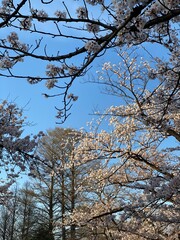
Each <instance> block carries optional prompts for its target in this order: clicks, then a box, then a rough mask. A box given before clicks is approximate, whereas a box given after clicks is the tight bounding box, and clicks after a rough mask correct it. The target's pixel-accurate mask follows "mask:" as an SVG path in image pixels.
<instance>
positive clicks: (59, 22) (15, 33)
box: [0, 0, 180, 122]
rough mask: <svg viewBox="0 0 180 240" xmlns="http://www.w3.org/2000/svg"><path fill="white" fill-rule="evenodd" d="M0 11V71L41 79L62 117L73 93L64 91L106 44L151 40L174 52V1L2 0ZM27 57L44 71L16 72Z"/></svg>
mask: <svg viewBox="0 0 180 240" xmlns="http://www.w3.org/2000/svg"><path fill="white" fill-rule="evenodd" d="M72 6H73V7H72ZM0 13H1V22H0V27H1V29H2V31H3V32H4V33H5V34H3V35H4V38H2V39H1V41H0V49H1V52H0V59H1V64H0V65H1V68H2V69H3V70H5V71H3V72H2V73H1V76H3V77H4V76H6V77H11V78H12V77H14V78H22V79H27V80H28V82H29V83H31V84H36V83H38V82H41V81H45V85H46V86H47V88H48V89H52V88H55V89H57V91H55V92H54V91H53V92H52V94H49V93H45V94H44V95H45V97H52V96H60V97H62V103H63V104H62V108H61V107H58V108H57V110H58V114H57V117H58V118H60V119H61V120H62V122H63V121H64V120H65V119H66V118H67V117H68V115H69V114H70V112H69V110H70V108H71V106H72V103H73V101H76V100H77V98H78V96H76V95H74V94H73V93H71V90H70V89H71V86H72V84H73V82H74V80H75V79H76V78H77V77H80V76H83V75H84V74H85V73H86V72H87V71H88V70H89V68H90V67H91V64H92V63H93V62H94V61H95V59H97V58H98V57H100V56H101V55H103V54H105V52H106V51H107V50H108V49H112V48H114V47H118V48H119V47H122V46H125V45H126V46H129V47H131V46H133V45H142V44H143V43H157V44H160V45H162V46H164V47H165V48H166V47H167V48H168V49H169V50H170V51H171V53H172V54H173V56H178V52H179V50H178V36H177V29H178V27H177V23H178V21H179V14H180V6H179V1H175V0H142V1H137V0H122V1H118V0H112V1H109V0H97V1H96V0H81V1H68V2H67V1H66V2H65V1H62V2H61V1H56V0H50V1H44V0H39V1H36V3H34V2H32V1H30V0H22V1H13V0H10V1H9V0H3V1H2V2H1V7H0ZM65 44H66V45H65ZM32 60H33V61H34V62H35V63H37V64H40V65H41V66H42V68H44V71H39V72H38V70H37V71H35V72H34V71H33V72H32V71H31V69H29V68H27V71H26V72H23V74H22V75H21V73H20V72H19V71H18V68H17V66H18V65H23V62H24V64H26V63H28V64H30V63H31V61H32ZM162 64H163V63H162Z"/></svg>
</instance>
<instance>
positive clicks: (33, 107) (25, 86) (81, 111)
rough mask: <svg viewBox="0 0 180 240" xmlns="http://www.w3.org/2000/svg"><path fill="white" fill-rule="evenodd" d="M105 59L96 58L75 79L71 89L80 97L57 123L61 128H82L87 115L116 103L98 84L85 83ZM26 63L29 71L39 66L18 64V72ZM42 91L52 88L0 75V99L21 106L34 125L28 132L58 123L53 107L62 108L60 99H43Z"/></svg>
mask: <svg viewBox="0 0 180 240" xmlns="http://www.w3.org/2000/svg"><path fill="white" fill-rule="evenodd" d="M114 56H115V54H114ZM108 60H109V58H108ZM104 61H107V59H106V57H102V59H101V61H98V62H97V61H96V63H94V67H93V68H92V69H91V71H90V72H89V73H88V74H87V75H86V76H85V77H82V78H79V79H76V80H75V82H74V84H73V87H72V89H71V91H72V92H73V93H74V94H75V95H77V96H78V97H79V99H78V101H76V102H75V103H74V105H73V107H72V109H71V116H70V117H69V118H68V119H67V121H66V122H65V123H64V124H63V125H59V126H60V127H72V128H76V129H79V128H81V127H85V126H86V122H87V121H90V120H91V119H92V118H93V116H92V115H90V114H92V113H93V111H94V110H102V111H103V110H104V109H105V108H107V107H108V106H110V105H113V104H118V103H119V99H118V98H116V97H113V96H108V95H104V94H101V91H102V89H101V88H102V87H101V88H100V86H99V85H97V84H92V83H85V81H86V80H88V79H89V78H91V76H93V77H96V76H97V75H96V70H97V67H98V66H100V65H101V64H102V63H103V62H104ZM114 61H115V60H114ZM112 62H113V58H112ZM25 66H26V67H27V68H31V69H32V71H36V68H37V67H38V68H39V67H40V66H37V65H36V64H33V62H31V64H30V65H24V64H21V65H20V66H19V71H20V72H21V73H22V72H23V70H24V71H26V69H24V67H25ZM21 68H22V69H21ZM42 71H43V69H42ZM48 91H49V92H48ZM44 92H46V93H51V90H48V89H47V88H45V87H44V83H43V82H42V83H39V84H36V85H30V84H29V83H28V82H27V81H26V80H23V79H13V78H2V77H1V78H0V99H1V100H2V99H7V100H8V101H15V102H16V103H17V104H18V106H19V107H22V108H23V109H24V115H25V116H27V120H28V121H29V122H32V123H34V125H33V127H28V128H27V129H26V131H28V132H38V131H40V130H43V131H45V130H46V129H49V128H54V127H55V126H57V125H56V121H57V120H58V119H57V118H55V115H56V110H55V106H58V107H61V106H62V105H61V104H62V103H61V100H62V99H60V98H58V97H55V98H48V99H47V98H44V97H43V96H42V93H44ZM56 92H57V91H56Z"/></svg>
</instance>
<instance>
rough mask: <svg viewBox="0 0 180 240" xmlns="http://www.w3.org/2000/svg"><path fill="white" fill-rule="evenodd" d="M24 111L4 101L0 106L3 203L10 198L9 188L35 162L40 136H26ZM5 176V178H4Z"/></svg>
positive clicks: (0, 192)
mask: <svg viewBox="0 0 180 240" xmlns="http://www.w3.org/2000/svg"><path fill="white" fill-rule="evenodd" d="M22 113H23V111H22V109H19V108H18V107H17V106H16V104H14V103H8V102H7V101H3V102H2V103H1V104H0V159H1V162H0V164H1V175H2V178H1V186H0V195H1V198H0V199H1V201H3V199H4V198H6V197H7V196H8V189H9V187H10V186H11V185H12V184H13V183H14V182H15V181H16V178H18V177H19V176H20V173H21V172H25V170H26V166H28V164H29V165H31V164H32V162H33V151H34V150H35V148H36V144H37V140H38V136H39V137H40V136H41V133H40V134H39V135H37V136H32V137H31V136H29V135H24V133H23V130H24V127H25V126H26V125H27V123H26V119H25V118H24V117H23V116H22ZM3 176H4V178H3Z"/></svg>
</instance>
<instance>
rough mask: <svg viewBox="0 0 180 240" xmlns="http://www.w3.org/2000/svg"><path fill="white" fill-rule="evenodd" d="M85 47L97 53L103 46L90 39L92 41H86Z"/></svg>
mask: <svg viewBox="0 0 180 240" xmlns="http://www.w3.org/2000/svg"><path fill="white" fill-rule="evenodd" d="M84 47H85V49H86V50H87V51H88V52H89V53H90V52H93V53H95V52H97V51H98V50H99V49H100V48H101V46H100V45H99V44H98V43H97V42H96V41H94V40H90V41H88V42H86V44H85V46H84Z"/></svg>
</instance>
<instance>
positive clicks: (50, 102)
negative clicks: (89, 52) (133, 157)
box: [0, 1, 155, 133]
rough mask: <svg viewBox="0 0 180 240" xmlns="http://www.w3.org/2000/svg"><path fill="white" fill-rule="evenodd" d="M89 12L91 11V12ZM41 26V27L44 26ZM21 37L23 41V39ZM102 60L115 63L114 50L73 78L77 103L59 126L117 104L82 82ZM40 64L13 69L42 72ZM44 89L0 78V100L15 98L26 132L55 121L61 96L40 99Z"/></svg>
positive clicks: (76, 123)
mask: <svg viewBox="0 0 180 240" xmlns="http://www.w3.org/2000/svg"><path fill="white" fill-rule="evenodd" d="M78 4H79V2H76V1H73V5H71V4H70V5H69V7H70V8H71V9H70V10H71V11H72V12H73V11H74V12H75V9H76V7H77V5H78ZM36 7H37V6H36ZM93 9H96V8H93ZM49 10H51V12H52V13H53V12H55V10H56V9H55V10H53V9H49ZM93 14H95V12H93ZM45 24H46V23H45ZM42 26H43V27H44V26H46V25H42ZM1 34H2V35H4V34H6V30H5V29H1ZM28 36H29V35H28ZM24 38H25V37H24ZM21 39H22V40H23V38H21ZM24 40H25V41H26V40H28V41H29V42H30V41H31V39H29V38H28V39H24ZM50 44H52V43H50ZM52 46H53V49H54V50H56V49H59V48H60V49H62V51H63V49H66V48H69V47H70V46H69V45H68V41H63V42H60V40H59V39H56V40H53V45H52ZM152 51H155V50H153V48H152V49H151V52H152ZM106 61H111V62H112V63H114V62H115V63H117V61H118V58H117V57H116V53H112V51H111V52H110V54H106V55H104V56H103V57H102V58H99V59H97V60H96V61H95V62H94V63H93V68H91V70H90V72H89V73H88V74H87V75H86V76H85V77H84V78H79V79H76V81H75V83H74V85H73V87H72V92H73V93H74V94H75V95H78V97H79V99H78V101H77V102H75V103H74V106H73V108H72V110H71V113H72V114H71V116H70V117H69V118H68V119H67V121H66V122H65V123H64V124H63V125H59V126H60V127H71V128H76V129H79V128H81V127H86V122H87V121H90V120H91V119H92V116H91V115H90V114H91V113H93V110H94V109H96V110H101V111H103V110H104V109H105V108H107V107H109V106H111V105H118V104H120V99H118V98H116V97H113V96H108V95H103V94H101V93H100V92H101V90H100V86H99V85H95V84H90V83H83V82H84V80H88V79H89V78H90V77H91V75H90V74H92V76H93V77H96V76H97V75H96V70H97V68H98V66H101V65H102V64H103V62H106ZM44 67H45V66H44V65H43V63H42V62H39V64H38V65H37V63H36V62H33V61H31V62H29V61H27V62H25V63H19V64H18V66H17V67H16V68H17V72H18V73H20V74H21V75H23V72H24V73H26V72H32V73H36V71H39V72H42V73H43V72H44V70H45V68H44ZM0 71H1V70H0ZM26 75H27V73H26ZM48 91H49V90H48V89H47V88H45V87H44V83H40V84H37V85H30V84H29V83H28V82H27V81H25V80H22V79H10V78H8V79H7V78H3V77H0V99H1V100H3V99H7V100H8V101H15V102H16V103H17V104H18V106H19V107H23V108H24V115H25V116H27V120H28V121H29V122H32V123H34V125H33V126H32V127H28V128H27V129H26V131H27V132H29V133H37V132H38V131H40V130H42V131H45V130H46V129H49V128H54V127H55V126H57V125H56V123H55V122H56V121H57V119H56V118H55V115H56V110H55V106H57V107H61V106H62V103H61V99H60V98H48V99H46V98H44V97H43V96H42V93H44V92H46V93H48ZM50 93H51V91H50Z"/></svg>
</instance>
